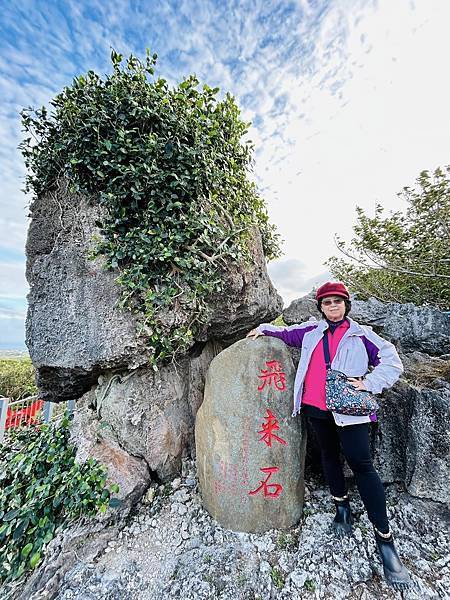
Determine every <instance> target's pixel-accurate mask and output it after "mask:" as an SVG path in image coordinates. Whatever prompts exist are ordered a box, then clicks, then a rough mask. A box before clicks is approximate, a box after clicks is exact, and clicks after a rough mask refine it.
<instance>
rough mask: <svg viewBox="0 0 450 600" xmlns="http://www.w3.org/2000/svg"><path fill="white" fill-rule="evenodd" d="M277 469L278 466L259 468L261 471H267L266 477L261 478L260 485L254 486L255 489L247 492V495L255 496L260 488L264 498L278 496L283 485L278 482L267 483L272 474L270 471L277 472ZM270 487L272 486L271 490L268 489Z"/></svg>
mask: <svg viewBox="0 0 450 600" xmlns="http://www.w3.org/2000/svg"><path fill="white" fill-rule="evenodd" d="M278 470H279V469H278V467H265V468H263V469H260V471H262V472H263V473H267V477H266V478H265V479H261V485H260V486H259V487H258V488H256V490H253V491H252V492H249V496H255V495H256V494H258V493H259V492H260V491H261V490H262V491H263V494H264V497H265V498H278V496H279V495H280V494H281V492H282V490H283V486H282V485H281V484H280V483H269V484H268V483H267V482H268V481H269V479H270V477H271V476H272V473H277V472H278ZM270 488H274V489H273V491H270Z"/></svg>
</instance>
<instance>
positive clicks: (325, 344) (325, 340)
mask: <svg viewBox="0 0 450 600" xmlns="http://www.w3.org/2000/svg"><path fill="white" fill-rule="evenodd" d="M322 341H323V354H324V356H325V364H326V366H327V369H331V360H330V347H329V345H328V329H326V330H325V332H324V336H323V338H322Z"/></svg>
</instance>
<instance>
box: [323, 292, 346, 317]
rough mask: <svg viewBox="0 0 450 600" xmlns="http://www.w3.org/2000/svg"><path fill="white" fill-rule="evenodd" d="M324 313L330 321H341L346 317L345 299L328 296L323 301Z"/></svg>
mask: <svg viewBox="0 0 450 600" xmlns="http://www.w3.org/2000/svg"><path fill="white" fill-rule="evenodd" d="M322 311H323V313H324V314H325V316H326V318H327V319H329V320H330V321H340V320H341V319H343V318H344V315H345V302H344V298H341V297H340V296H326V297H325V298H324V299H323V300H322Z"/></svg>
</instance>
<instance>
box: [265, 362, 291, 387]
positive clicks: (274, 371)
mask: <svg viewBox="0 0 450 600" xmlns="http://www.w3.org/2000/svg"><path fill="white" fill-rule="evenodd" d="M266 365H267V367H268V368H267V369H261V373H262V375H258V377H259V378H260V379H262V384H261V385H260V386H259V387H258V391H259V392H260V391H261V390H262V389H263V388H264V387H265V385H266V383H267V385H269V386H271V385H272V383H273V384H274V385H275V387H276V388H277V390H280V391H283V390H285V389H286V375H285V373H284V372H283V371H282V367H281V365H280V363H279V362H278V361H277V360H268V361H266Z"/></svg>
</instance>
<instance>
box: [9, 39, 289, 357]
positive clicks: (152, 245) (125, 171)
mask: <svg viewBox="0 0 450 600" xmlns="http://www.w3.org/2000/svg"><path fill="white" fill-rule="evenodd" d="M111 60H112V66H113V72H112V74H110V75H107V76H106V77H104V78H102V77H100V76H99V75H97V74H96V73H94V71H89V72H88V73H87V74H86V75H80V76H78V77H76V78H75V79H74V80H73V83H72V85H70V86H67V87H65V88H64V89H63V90H62V92H61V93H59V94H58V95H57V96H56V97H55V98H54V99H53V100H52V101H51V102H50V110H47V109H46V108H45V107H43V108H42V109H39V110H34V109H32V108H31V109H27V110H24V111H22V123H23V127H24V131H25V132H26V133H27V134H29V135H28V137H26V138H25V139H24V141H23V142H22V143H21V144H20V148H21V150H22V153H23V155H24V158H25V164H26V166H27V167H28V175H27V178H26V190H27V191H30V192H32V193H33V196H34V198H37V197H39V196H41V195H43V194H47V193H48V192H50V191H52V190H54V189H56V188H57V186H58V183H59V181H60V179H62V178H64V179H65V180H67V181H68V182H69V184H70V188H69V191H70V192H73V193H74V194H76V193H79V192H81V193H82V194H84V195H86V196H87V197H88V198H90V199H91V201H92V202H93V203H98V204H100V205H101V206H102V207H103V208H104V209H105V217H104V219H103V221H102V222H98V223H97V225H98V226H99V228H100V229H101V233H102V236H103V237H102V239H101V240H100V241H99V242H98V246H97V247H96V249H95V252H94V253H96V254H102V255H103V256H104V257H105V258H106V264H107V266H108V268H110V269H112V270H115V271H116V272H117V275H118V277H117V279H116V281H117V283H118V284H119V285H120V286H121V288H122V306H123V307H124V308H127V309H130V310H133V311H135V312H137V313H138V314H139V315H140V324H141V329H140V333H141V334H142V335H143V336H144V337H146V338H147V341H148V346H149V348H150V350H152V351H153V356H152V361H153V362H154V363H155V366H156V363H157V362H160V361H164V360H169V359H173V358H174V357H175V356H176V355H177V354H182V353H183V352H185V351H186V350H187V349H188V348H189V347H190V346H191V345H192V343H193V340H194V338H195V335H196V334H197V333H198V332H199V331H201V330H202V328H203V327H204V326H205V323H207V320H208V314H209V311H210V304H209V302H210V299H211V297H212V295H213V294H215V293H220V292H222V291H224V289H223V288H224V281H226V278H225V277H224V272H226V270H227V268H228V267H229V266H230V265H233V264H242V263H247V264H248V265H250V264H251V243H250V242H251V240H252V235H253V234H252V231H253V229H254V228H255V227H256V228H258V229H259V230H260V232H261V238H262V245H263V250H264V254H265V256H266V258H267V259H270V258H274V257H276V256H277V255H278V254H279V251H280V250H279V238H278V234H276V233H275V232H274V228H273V226H271V225H270V223H269V219H268V215H267V210H266V206H265V202H264V200H263V198H261V196H260V195H259V193H258V191H257V188H256V186H255V184H254V183H253V182H252V181H251V179H250V177H249V172H250V170H251V167H252V152H253V145H252V143H251V142H248V141H244V136H245V134H246V133H247V131H248V127H249V124H248V123H246V122H244V121H242V120H241V118H240V111H239V108H238V106H237V105H236V103H235V101H234V98H233V97H232V96H231V95H230V94H226V95H225V97H224V98H223V99H222V100H218V99H217V98H216V96H217V94H218V92H219V88H214V89H212V88H210V87H209V86H208V85H206V84H205V85H203V86H202V87H201V88H200V89H199V81H198V80H197V78H196V77H195V76H190V77H188V78H186V79H185V80H184V81H182V82H181V83H180V84H178V85H177V86H175V87H174V88H170V87H169V85H168V84H167V82H166V80H165V79H163V78H161V77H158V78H156V77H155V75H154V70H155V64H156V60H157V56H156V54H154V55H150V52H149V50H148V49H147V54H146V59H145V61H144V62H142V61H140V60H139V59H138V58H136V57H134V56H130V57H129V58H128V59H127V60H123V57H122V55H121V54H118V53H117V52H116V51H115V50H113V51H112V53H111ZM165 315H166V316H165ZM167 315H169V317H170V318H168V317H167Z"/></svg>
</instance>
